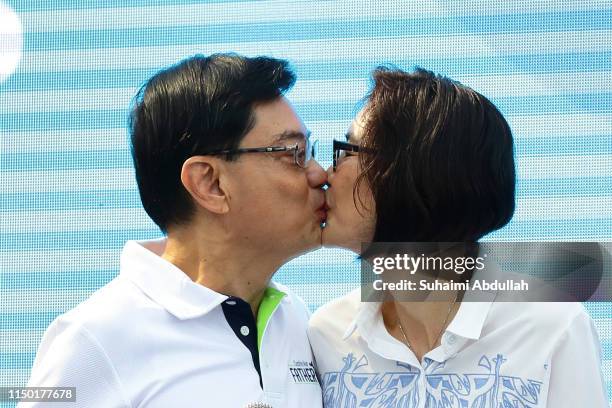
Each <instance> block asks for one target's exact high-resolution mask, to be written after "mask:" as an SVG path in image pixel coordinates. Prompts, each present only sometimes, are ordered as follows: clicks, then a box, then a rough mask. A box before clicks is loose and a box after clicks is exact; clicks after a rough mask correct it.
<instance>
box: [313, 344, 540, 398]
mask: <svg viewBox="0 0 612 408" xmlns="http://www.w3.org/2000/svg"><path fill="white" fill-rule="evenodd" d="M342 361H343V362H344V367H342V369H341V370H340V371H335V372H327V373H325V374H324V375H323V381H322V382H323V384H322V386H323V399H324V402H325V407H326V408H415V407H418V406H419V402H420V401H421V398H424V399H425V407H427V408H535V407H537V405H538V398H539V395H540V389H541V386H542V382H541V381H535V380H530V379H526V380H525V379H522V378H519V377H513V376H505V375H500V367H501V365H502V364H503V363H504V362H505V361H506V359H505V358H504V357H503V356H502V355H501V354H498V355H496V356H495V357H492V358H489V357H487V356H485V355H483V356H482V357H481V358H480V361H479V362H478V366H479V367H481V368H484V369H485V370H486V371H485V372H480V373H477V374H453V373H444V374H436V373H435V371H437V370H439V369H441V368H443V367H444V363H439V362H437V361H433V360H430V359H425V367H424V368H425V370H426V371H427V372H430V373H432V374H426V375H425V379H426V395H425V396H421V395H419V388H418V386H417V383H418V381H419V377H420V375H421V373H420V371H419V370H417V369H416V368H413V367H411V366H410V365H407V364H403V363H400V362H397V370H396V371H390V372H385V373H367V372H366V373H362V372H359V371H363V370H360V369H361V368H363V367H366V366H368V364H369V362H368V359H367V357H366V356H365V355H363V356H362V357H361V358H360V359H357V358H356V357H355V356H354V355H353V354H352V353H350V354H348V355H347V356H346V357H344V358H343V359H342ZM481 371H482V370H481Z"/></svg>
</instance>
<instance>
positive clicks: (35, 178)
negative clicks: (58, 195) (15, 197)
mask: <svg viewBox="0 0 612 408" xmlns="http://www.w3.org/2000/svg"><path fill="white" fill-rule="evenodd" d="M136 188H137V187H136V180H135V178H134V170H133V169H132V168H131V167H128V168H117V169H96V170H58V171H46V170H43V171H14V172H4V173H2V183H0V193H31V192H58V191H62V192H68V191H70V192H76V191H94V190H127V189H136Z"/></svg>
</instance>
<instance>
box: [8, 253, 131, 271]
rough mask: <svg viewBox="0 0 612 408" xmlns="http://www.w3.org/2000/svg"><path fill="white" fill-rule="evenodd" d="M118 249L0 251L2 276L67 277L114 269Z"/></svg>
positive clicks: (116, 265) (117, 266)
mask: <svg viewBox="0 0 612 408" xmlns="http://www.w3.org/2000/svg"><path fill="white" fill-rule="evenodd" d="M120 253H121V250H120V249H96V250H68V249H66V250H59V251H0V270H1V271H2V273H6V274H8V273H25V272H40V273H53V274H58V273H61V274H70V273H74V272H83V271H95V270H109V269H114V268H116V269H117V273H118V272H119V257H120Z"/></svg>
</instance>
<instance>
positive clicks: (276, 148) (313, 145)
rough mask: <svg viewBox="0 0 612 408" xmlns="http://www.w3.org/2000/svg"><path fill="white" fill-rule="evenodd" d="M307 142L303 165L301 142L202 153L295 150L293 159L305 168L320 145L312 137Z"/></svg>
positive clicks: (209, 154)
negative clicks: (300, 152) (300, 157)
mask: <svg viewBox="0 0 612 408" xmlns="http://www.w3.org/2000/svg"><path fill="white" fill-rule="evenodd" d="M305 139H306V144H305V145H304V164H303V165H301V164H300V163H299V161H298V152H299V150H300V145H299V143H296V144H294V145H289V146H262V147H242V148H238V149H226V150H213V151H212V152H206V153H202V155H203V156H218V155H223V154H224V155H231V154H243V153H274V152H289V151H292V150H293V151H294V153H293V161H294V163H295V165H296V166H298V167H300V168H302V169H305V168H306V167H307V166H308V162H309V161H310V160H313V159H315V156H316V151H317V148H318V146H319V141H318V140H315V141H311V140H310V138H305ZM308 151H310V157H307V156H306V152H308Z"/></svg>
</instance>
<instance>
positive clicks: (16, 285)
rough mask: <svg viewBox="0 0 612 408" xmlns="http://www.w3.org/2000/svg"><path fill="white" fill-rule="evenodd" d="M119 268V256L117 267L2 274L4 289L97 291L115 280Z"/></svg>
mask: <svg viewBox="0 0 612 408" xmlns="http://www.w3.org/2000/svg"><path fill="white" fill-rule="evenodd" d="M118 270H119V257H117V269H111V270H95V271H79V272H69V273H63V272H49V271H45V272H24V273H4V274H3V275H2V290H26V291H27V290H35V289H49V290H58V289H69V290H75V289H79V290H90V291H92V292H93V291H95V290H98V289H99V288H101V287H102V286H104V285H106V284H107V283H108V282H110V281H111V280H113V279H114V278H115V277H116V276H117V274H118V273H119V272H118Z"/></svg>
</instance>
